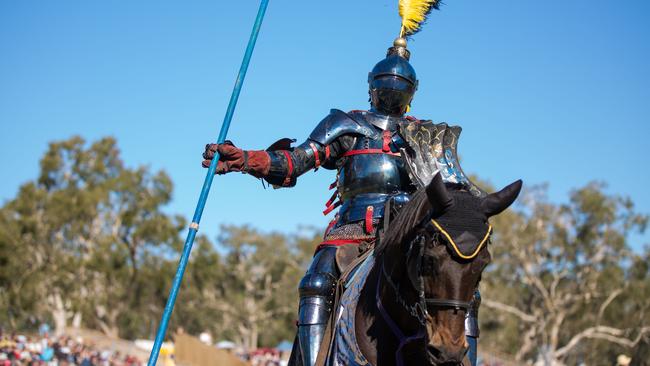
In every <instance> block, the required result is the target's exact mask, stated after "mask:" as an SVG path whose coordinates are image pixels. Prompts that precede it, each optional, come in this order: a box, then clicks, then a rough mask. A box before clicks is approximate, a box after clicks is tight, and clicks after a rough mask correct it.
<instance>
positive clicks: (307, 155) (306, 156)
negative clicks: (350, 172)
mask: <svg viewBox="0 0 650 366" xmlns="http://www.w3.org/2000/svg"><path fill="white" fill-rule="evenodd" d="M353 143H354V137H353V136H341V137H339V138H338V139H336V140H335V141H333V142H332V143H331V144H328V145H323V144H321V143H319V142H316V141H313V140H311V139H307V141H305V142H303V143H302V144H300V145H298V146H296V147H295V148H293V149H283V150H274V151H269V152H268V153H269V156H270V157H271V165H270V168H269V172H268V174H267V175H266V176H265V177H264V179H265V180H266V181H267V182H269V183H270V184H273V185H275V186H281V187H293V186H295V185H296V181H297V179H298V177H299V176H300V175H302V174H304V173H306V172H307V171H308V170H310V169H318V168H319V167H321V166H322V167H323V168H325V169H334V168H336V162H337V161H338V159H339V157H340V156H341V155H343V153H345V151H347V150H348V149H349V148H350V146H352V144H353Z"/></svg>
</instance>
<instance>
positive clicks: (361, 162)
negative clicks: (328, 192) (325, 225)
mask: <svg viewBox="0 0 650 366" xmlns="http://www.w3.org/2000/svg"><path fill="white" fill-rule="evenodd" d="M394 120H395V121H391V122H396V121H397V120H399V119H397V118H395V119H394ZM369 122H371V121H369ZM381 127H385V130H383V131H381V128H378V129H379V130H380V133H379V134H378V136H377V137H375V138H372V137H367V136H359V137H357V139H356V141H355V144H354V146H353V147H352V149H351V150H349V151H348V156H345V157H344V158H343V159H345V160H344V161H343V163H342V164H341V166H340V168H339V179H338V185H337V187H338V192H339V197H340V199H341V202H342V205H341V209H340V211H339V221H338V225H341V224H345V223H349V222H354V221H358V220H363V219H365V218H367V214H368V212H367V211H368V207H369V206H372V212H371V215H372V217H373V218H380V217H383V212H384V206H385V203H386V201H387V200H388V199H390V198H391V197H393V198H394V200H395V203H396V204H397V205H401V204H403V203H405V202H406V201H407V200H408V193H411V192H413V191H414V189H415V188H414V186H413V185H412V183H411V179H410V178H409V176H408V172H407V170H406V167H405V163H404V161H403V160H402V158H401V157H400V156H398V155H395V154H396V153H398V151H399V146H397V144H396V143H395V142H394V141H395V140H396V137H397V136H396V132H395V130H396V128H397V127H396V123H388V124H386V125H384V126H381ZM385 131H388V132H389V133H390V136H389V138H390V143H389V147H390V149H391V151H390V152H391V153H392V154H390V153H380V152H381V151H382V149H383V148H384V145H385V143H384V134H385ZM355 152H358V153H355ZM364 152H372V153H364Z"/></svg>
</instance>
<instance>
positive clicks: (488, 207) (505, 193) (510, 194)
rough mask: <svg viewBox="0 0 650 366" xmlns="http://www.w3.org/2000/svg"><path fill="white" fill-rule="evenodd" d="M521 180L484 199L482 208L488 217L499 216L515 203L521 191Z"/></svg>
mask: <svg viewBox="0 0 650 366" xmlns="http://www.w3.org/2000/svg"><path fill="white" fill-rule="evenodd" d="M521 186H522V181H521V179H519V180H517V181H515V182H514V183H510V184H509V185H508V186H506V187H505V188H504V189H502V190H500V191H499V192H495V193H490V194H488V195H487V197H485V198H484V199H483V203H481V207H482V208H483V212H484V213H485V215H486V216H487V217H490V216H494V215H498V214H500V213H501V212H503V210H505V209H506V208H508V207H510V205H511V204H512V203H513V202H515V200H516V199H517V196H519V192H520V191H521Z"/></svg>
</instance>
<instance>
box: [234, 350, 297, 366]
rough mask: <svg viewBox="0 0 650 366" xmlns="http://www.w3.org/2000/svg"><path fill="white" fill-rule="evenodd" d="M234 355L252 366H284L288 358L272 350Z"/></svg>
mask: <svg viewBox="0 0 650 366" xmlns="http://www.w3.org/2000/svg"><path fill="white" fill-rule="evenodd" d="M234 354H235V355H236V356H237V357H239V358H240V359H242V360H243V361H246V362H249V363H250V364H251V365H252V366H286V365H287V359H288V356H289V355H288V354H286V355H283V354H282V353H281V352H280V351H278V350H276V349H274V348H259V349H256V350H254V351H250V352H244V351H240V352H235V353H234ZM282 356H285V357H282Z"/></svg>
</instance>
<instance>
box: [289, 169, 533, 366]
mask: <svg viewBox="0 0 650 366" xmlns="http://www.w3.org/2000/svg"><path fill="white" fill-rule="evenodd" d="M521 186H522V182H521V180H518V181H515V182H514V183H511V184H510V185H508V186H506V187H505V188H503V189H502V190H500V191H498V192H495V193H491V194H488V195H486V196H483V197H480V196H476V195H474V194H472V193H471V192H469V191H468V190H467V189H465V188H464V187H463V186H462V185H459V184H445V183H443V181H442V178H441V176H440V174H439V173H438V174H436V175H435V176H434V177H433V179H432V180H431V182H430V183H429V184H428V185H427V186H425V187H422V188H420V189H419V190H417V191H416V192H415V193H414V194H413V195H412V197H411V199H410V201H409V202H408V203H407V204H406V205H405V206H404V207H403V208H401V209H400V210H399V212H398V214H397V215H396V217H395V218H394V219H393V220H392V221H391V222H390V223H389V224H388V226H387V227H385V228H384V232H383V233H382V234H381V236H380V237H379V239H378V243H377V244H376V246H375V248H374V252H373V253H372V254H370V255H369V256H368V257H367V258H366V260H365V261H364V262H363V263H362V264H361V265H359V266H358V269H357V272H361V274H359V273H356V274H354V276H353V278H356V281H353V282H356V286H358V292H357V294H356V295H354V298H355V301H356V304H354V305H352V306H349V304H347V305H348V308H344V309H342V310H339V311H338V312H337V310H338V309H335V310H334V311H333V313H334V315H333V316H334V317H336V318H338V321H337V322H336V323H335V324H336V326H335V327H334V328H333V329H331V338H332V342H331V345H325V344H323V345H322V346H321V347H328V348H327V349H328V357H327V360H328V361H327V365H353V364H354V365H373V366H404V365H431V366H434V365H461V364H469V363H468V360H467V358H466V353H467V350H468V348H469V346H468V343H467V341H466V338H465V315H466V313H467V311H468V310H469V308H470V301H471V300H472V298H473V294H474V291H475V290H476V288H477V286H478V283H479V281H480V278H481V274H482V272H483V270H484V269H485V267H486V266H487V265H488V263H489V262H490V259H491V257H490V253H489V250H488V245H487V243H488V242H489V237H490V235H491V229H492V228H491V226H490V224H489V222H488V219H489V218H490V217H491V216H494V215H497V214H499V213H501V212H502V211H503V210H505V209H506V208H508V207H509V206H510V205H511V204H512V203H513V202H514V201H515V199H516V198H517V196H518V195H519V192H520V190H521ZM364 264H365V265H364ZM349 290H350V289H349V288H348V291H349ZM343 297H345V294H344V295H343ZM348 302H349V301H348ZM341 304H342V306H346V302H345V301H343V300H342V302H341ZM346 310H347V311H348V315H347V317H348V318H349V321H348V322H347V325H346V322H345V317H346V316H345V314H342V313H341V312H342V311H343V312H345V311H346ZM333 324H334V323H333ZM352 343H354V344H352ZM346 346H347V349H346V350H344V349H342V348H345V347H346ZM346 352H347V356H342V355H345V353H346ZM300 358H301V357H300V355H299V348H298V347H295V345H294V351H293V352H292V355H291V358H290V362H289V365H294V366H298V365H301V361H300ZM319 360H320V358H319Z"/></svg>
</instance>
